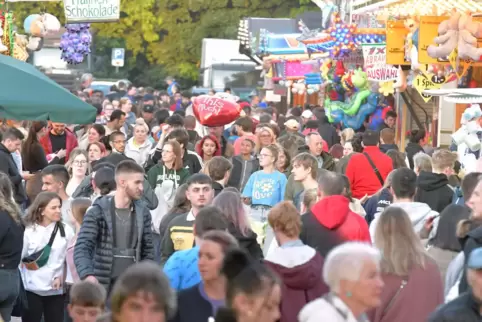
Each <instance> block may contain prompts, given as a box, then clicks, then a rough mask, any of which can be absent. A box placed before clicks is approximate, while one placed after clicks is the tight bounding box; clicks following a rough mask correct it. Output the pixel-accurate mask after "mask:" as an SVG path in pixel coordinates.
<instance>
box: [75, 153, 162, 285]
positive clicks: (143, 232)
mask: <svg viewBox="0 0 482 322" xmlns="http://www.w3.org/2000/svg"><path fill="white" fill-rule="evenodd" d="M115 178H116V185H117V190H116V192H115V195H114V196H104V197H100V198H98V199H97V200H96V201H95V202H94V204H93V205H92V207H91V208H89V210H87V213H86V214H85V217H84V221H83V223H82V227H81V228H80V232H79V236H78V238H77V243H76V245H75V250H74V262H75V266H76V268H77V273H78V274H79V277H80V278H81V279H86V280H89V281H91V282H94V283H100V284H102V285H103V286H104V287H105V288H106V289H107V290H110V289H111V288H112V286H113V285H114V282H115V281H116V279H117V278H118V277H119V276H120V275H121V274H122V273H123V272H124V271H125V270H126V269H127V268H128V267H129V266H131V265H133V264H134V263H136V262H139V261H142V260H145V259H150V260H153V259H154V248H153V245H152V233H151V221H152V220H151V213H150V212H149V209H147V207H145V205H144V203H142V202H139V199H141V197H142V194H143V183H144V170H143V169H142V167H141V166H140V165H138V164H137V163H135V162H134V161H131V160H127V161H122V162H121V163H119V165H118V166H117V167H116V171H115Z"/></svg>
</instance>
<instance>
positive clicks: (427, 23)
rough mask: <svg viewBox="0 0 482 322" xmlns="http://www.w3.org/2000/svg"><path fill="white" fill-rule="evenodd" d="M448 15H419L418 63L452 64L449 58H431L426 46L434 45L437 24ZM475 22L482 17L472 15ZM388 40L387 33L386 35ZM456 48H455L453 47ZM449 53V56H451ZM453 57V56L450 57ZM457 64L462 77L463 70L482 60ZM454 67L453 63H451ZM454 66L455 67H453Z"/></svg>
mask: <svg viewBox="0 0 482 322" xmlns="http://www.w3.org/2000/svg"><path fill="white" fill-rule="evenodd" d="M449 18H450V17H437V16H422V17H420V29H419V38H418V62H419V63H420V64H447V63H450V65H452V61H451V60H450V57H449V59H447V60H443V59H437V58H432V57H430V56H429V55H428V53H427V48H428V46H430V45H432V46H436V44H435V42H434V39H435V37H437V36H438V26H439V25H440V23H441V22H442V21H444V20H447V19H449ZM473 20H474V21H475V22H479V23H482V17H473ZM387 41H388V35H387ZM477 47H478V48H480V47H482V39H481V38H477ZM455 50H457V49H455ZM452 54H453V53H452ZM452 54H451V56H452ZM452 59H453V58H452ZM459 66H461V67H462V68H463V72H462V74H461V75H460V74H458V73H457V76H459V75H460V76H459V78H460V77H462V76H463V75H464V74H465V72H467V70H468V69H469V67H470V66H482V62H474V61H470V60H461V61H460V62H459ZM452 67H454V65H452ZM454 68H455V67H454Z"/></svg>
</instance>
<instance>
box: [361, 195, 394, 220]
mask: <svg viewBox="0 0 482 322" xmlns="http://www.w3.org/2000/svg"><path fill="white" fill-rule="evenodd" d="M392 201H393V197H392V194H391V193H390V189H387V188H384V189H383V190H382V191H381V192H380V194H378V195H376V194H375V195H373V196H371V197H370V198H369V199H368V200H367V202H365V204H364V205H363V207H364V208H365V212H366V216H365V220H366V221H367V223H368V225H370V223H371V222H372V221H373V218H375V214H376V213H377V212H383V210H384V209H385V208H386V207H387V206H390V204H391V203H392Z"/></svg>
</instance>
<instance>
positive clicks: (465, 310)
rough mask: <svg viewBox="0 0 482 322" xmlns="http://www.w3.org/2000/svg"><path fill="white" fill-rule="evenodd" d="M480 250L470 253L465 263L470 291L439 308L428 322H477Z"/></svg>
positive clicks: (481, 280)
mask: <svg viewBox="0 0 482 322" xmlns="http://www.w3.org/2000/svg"><path fill="white" fill-rule="evenodd" d="M481 270H482V248H477V249H475V250H473V251H472V253H470V257H469V260H468V262H467V277H468V278H467V279H468V282H469V285H470V287H471V288H470V289H469V290H468V291H467V292H465V293H462V294H460V296H459V297H457V298H456V299H455V300H453V301H450V302H448V303H447V304H445V305H443V306H441V307H439V308H438V309H437V310H436V311H435V312H434V313H432V315H431V316H430V317H429V320H428V321H429V322H438V321H444V322H452V321H453V322H456V321H457V322H458V321H464V322H477V321H480V312H481V310H482V305H481V303H482V275H481V274H480V272H481Z"/></svg>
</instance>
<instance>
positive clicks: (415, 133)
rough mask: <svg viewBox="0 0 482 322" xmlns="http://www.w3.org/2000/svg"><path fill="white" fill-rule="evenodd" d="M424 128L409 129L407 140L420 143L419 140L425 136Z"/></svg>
mask: <svg viewBox="0 0 482 322" xmlns="http://www.w3.org/2000/svg"><path fill="white" fill-rule="evenodd" d="M425 134H426V133H425V130H424V129H421V130H412V131H410V136H409V140H410V142H412V143H417V144H419V143H420V140H422V139H423V138H425Z"/></svg>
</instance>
